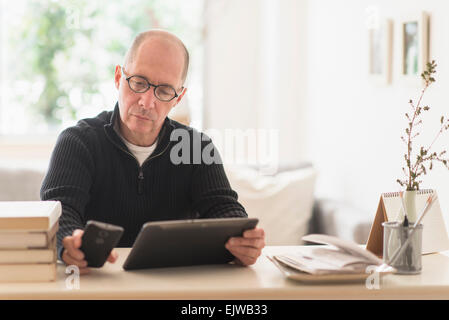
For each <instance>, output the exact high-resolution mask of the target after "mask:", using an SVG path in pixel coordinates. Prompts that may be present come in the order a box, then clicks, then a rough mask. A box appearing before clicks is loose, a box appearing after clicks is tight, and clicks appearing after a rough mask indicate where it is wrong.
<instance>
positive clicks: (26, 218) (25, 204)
mask: <svg viewBox="0 0 449 320" xmlns="http://www.w3.org/2000/svg"><path fill="white" fill-rule="evenodd" d="M61 212H62V207H61V202H59V201H0V231H5V230H27V231H31V230H36V231H37V230H50V229H51V228H52V227H53V226H54V224H55V223H56V222H57V221H58V219H59V217H60V216H61Z"/></svg>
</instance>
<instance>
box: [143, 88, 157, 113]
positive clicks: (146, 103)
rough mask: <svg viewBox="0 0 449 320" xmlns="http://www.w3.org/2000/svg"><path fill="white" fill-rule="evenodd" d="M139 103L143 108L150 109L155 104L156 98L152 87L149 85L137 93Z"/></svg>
mask: <svg viewBox="0 0 449 320" xmlns="http://www.w3.org/2000/svg"><path fill="white" fill-rule="evenodd" d="M139 95H140V97H139V105H141V106H142V107H144V108H145V109H151V108H154V107H155V106H156V102H157V98H156V96H155V95H154V87H153V86H151V87H150V88H149V89H148V90H147V91H145V92H143V93H139Z"/></svg>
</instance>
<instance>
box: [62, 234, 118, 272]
mask: <svg viewBox="0 0 449 320" xmlns="http://www.w3.org/2000/svg"><path fill="white" fill-rule="evenodd" d="M83 233H84V230H81V229H76V230H75V231H73V234H72V235H71V236H67V237H65V238H64V239H63V240H62V244H63V246H64V251H63V252H62V257H61V258H62V260H63V261H64V262H65V263H66V264H67V265H75V266H77V267H78V268H79V270H80V274H87V273H89V271H90V269H89V268H88V267H87V261H86V260H84V253H83V252H82V251H81V250H80V247H81V241H82V239H81V237H82V236H83ZM117 257H118V255H117V253H116V252H115V250H112V251H111V254H110V255H109V257H108V260H107V261H109V262H110V263H114V262H115V261H116V260H117Z"/></svg>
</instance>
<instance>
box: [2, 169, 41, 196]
mask: <svg viewBox="0 0 449 320" xmlns="http://www.w3.org/2000/svg"><path fill="white" fill-rule="evenodd" d="M44 175H45V172H44V170H37V169H36V170H35V169H17V168H5V167H0V201H38V200H40V196H39V192H40V188H41V184H42V181H43V179H44Z"/></svg>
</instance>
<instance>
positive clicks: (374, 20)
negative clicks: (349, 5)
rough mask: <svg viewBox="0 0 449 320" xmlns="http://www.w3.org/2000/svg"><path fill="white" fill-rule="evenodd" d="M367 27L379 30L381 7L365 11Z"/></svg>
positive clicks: (369, 8)
mask: <svg viewBox="0 0 449 320" xmlns="http://www.w3.org/2000/svg"><path fill="white" fill-rule="evenodd" d="M365 15H366V19H365V27H366V28H367V29H369V30H372V29H379V26H380V22H379V7H377V6H369V7H367V8H366V9H365Z"/></svg>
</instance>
